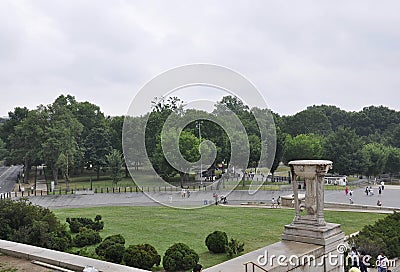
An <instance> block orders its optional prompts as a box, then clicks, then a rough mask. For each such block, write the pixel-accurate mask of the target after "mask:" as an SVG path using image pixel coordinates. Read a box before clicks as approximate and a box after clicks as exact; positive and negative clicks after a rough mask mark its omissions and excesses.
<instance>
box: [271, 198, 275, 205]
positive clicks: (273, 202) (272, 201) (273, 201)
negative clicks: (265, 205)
mask: <svg viewBox="0 0 400 272" xmlns="http://www.w3.org/2000/svg"><path fill="white" fill-rule="evenodd" d="M271 207H272V208H275V198H274V197H273V198H272V200H271Z"/></svg>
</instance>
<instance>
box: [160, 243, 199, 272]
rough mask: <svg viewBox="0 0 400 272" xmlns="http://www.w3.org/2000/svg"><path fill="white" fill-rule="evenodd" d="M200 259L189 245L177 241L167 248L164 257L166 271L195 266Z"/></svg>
mask: <svg viewBox="0 0 400 272" xmlns="http://www.w3.org/2000/svg"><path fill="white" fill-rule="evenodd" d="M198 261H199V255H198V254H197V253H196V252H195V251H194V250H193V249H191V248H189V247H188V246H187V245H185V244H183V243H177V244H174V245H172V246H171V247H170V248H168V249H167V251H166V252H165V255H164V257H163V267H164V269H165V270H166V271H184V270H188V269H191V268H193V267H194V266H195V265H196V264H197V263H198Z"/></svg>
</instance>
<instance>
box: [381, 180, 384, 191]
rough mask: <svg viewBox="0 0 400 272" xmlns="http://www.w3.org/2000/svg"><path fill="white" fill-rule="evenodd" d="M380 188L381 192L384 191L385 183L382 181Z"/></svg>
mask: <svg viewBox="0 0 400 272" xmlns="http://www.w3.org/2000/svg"><path fill="white" fill-rule="evenodd" d="M381 187H382V191H383V190H385V182H384V181H383V180H382V181H381Z"/></svg>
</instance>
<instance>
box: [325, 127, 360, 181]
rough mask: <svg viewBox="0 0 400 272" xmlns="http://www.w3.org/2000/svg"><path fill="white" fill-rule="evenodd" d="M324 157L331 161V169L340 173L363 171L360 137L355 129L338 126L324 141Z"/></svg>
mask: <svg viewBox="0 0 400 272" xmlns="http://www.w3.org/2000/svg"><path fill="white" fill-rule="evenodd" d="M324 143H325V144H324V158H326V159H328V160H331V161H332V162H333V170H334V171H335V172H336V173H340V174H347V175H352V174H358V173H362V172H363V171H364V166H363V162H362V152H361V151H362V147H363V141H362V139H361V138H360V137H359V136H358V135H357V134H356V133H355V130H353V129H349V128H343V127H340V128H339V129H338V131H337V132H336V133H331V134H330V135H329V136H328V137H327V139H326V141H325V142H324Z"/></svg>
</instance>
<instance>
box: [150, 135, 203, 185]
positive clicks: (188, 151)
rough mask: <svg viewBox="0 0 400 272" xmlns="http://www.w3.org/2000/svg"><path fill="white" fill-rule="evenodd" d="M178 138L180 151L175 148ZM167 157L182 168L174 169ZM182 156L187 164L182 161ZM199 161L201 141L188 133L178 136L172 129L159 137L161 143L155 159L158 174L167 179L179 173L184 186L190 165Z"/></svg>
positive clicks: (154, 164) (157, 148)
mask: <svg viewBox="0 0 400 272" xmlns="http://www.w3.org/2000/svg"><path fill="white" fill-rule="evenodd" d="M177 138H178V139H179V150H177V149H176V148H175V141H176V139H177ZM166 156H167V158H169V160H170V161H171V162H174V163H176V162H178V167H180V169H175V168H174V167H172V166H171V165H170V163H169V162H168V160H167V159H166ZM181 156H182V157H183V159H184V160H186V162H184V161H182V160H181V159H180V157H181ZM199 159H200V152H199V139H198V138H197V137H196V136H194V135H193V134H192V133H190V132H187V131H182V133H181V134H180V135H178V132H177V131H176V130H175V129H173V128H172V129H169V130H168V131H166V133H165V134H164V135H162V137H159V142H158V144H157V147H156V150H155V153H154V157H153V167H154V168H155V170H156V171H157V173H159V174H160V175H162V177H163V178H166V179H169V178H170V177H173V176H174V175H175V174H176V173H179V175H180V176H181V186H183V182H184V181H185V180H186V179H187V177H188V173H189V171H190V167H191V164H190V163H193V162H196V161H198V160H199Z"/></svg>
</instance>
